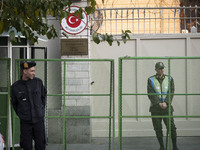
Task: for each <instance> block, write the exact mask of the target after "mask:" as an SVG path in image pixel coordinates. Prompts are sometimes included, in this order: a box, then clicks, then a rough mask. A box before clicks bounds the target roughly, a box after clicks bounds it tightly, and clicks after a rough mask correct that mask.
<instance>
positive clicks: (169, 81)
mask: <svg viewBox="0 0 200 150" xmlns="http://www.w3.org/2000/svg"><path fill="white" fill-rule="evenodd" d="M170 70H171V66H170V58H169V59H168V75H169V78H168V84H169V93H168V96H169V118H168V119H169V127H168V132H169V140H168V141H169V149H170V150H171V140H170V139H171V119H172V118H171V117H172V116H171V80H170V77H171V72H170Z"/></svg>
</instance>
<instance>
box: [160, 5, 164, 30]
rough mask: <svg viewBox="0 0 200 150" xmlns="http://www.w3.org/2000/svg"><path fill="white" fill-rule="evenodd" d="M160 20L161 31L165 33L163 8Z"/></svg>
mask: <svg viewBox="0 0 200 150" xmlns="http://www.w3.org/2000/svg"><path fill="white" fill-rule="evenodd" d="M160 17H161V18H160V19H161V20H160V21H161V33H164V19H163V9H162V8H161V11H160Z"/></svg>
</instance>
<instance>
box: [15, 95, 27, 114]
mask: <svg viewBox="0 0 200 150" xmlns="http://www.w3.org/2000/svg"><path fill="white" fill-rule="evenodd" d="M17 100H18V108H17V110H18V112H20V113H21V114H26V113H27V112H28V111H29V110H30V104H29V101H28V98H27V96H26V94H25V92H18V94H17Z"/></svg>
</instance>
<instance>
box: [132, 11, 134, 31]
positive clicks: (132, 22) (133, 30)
mask: <svg viewBox="0 0 200 150" xmlns="http://www.w3.org/2000/svg"><path fill="white" fill-rule="evenodd" d="M132 20H133V21H132V24H133V26H132V27H133V29H132V30H133V31H132V33H134V9H133V10H132Z"/></svg>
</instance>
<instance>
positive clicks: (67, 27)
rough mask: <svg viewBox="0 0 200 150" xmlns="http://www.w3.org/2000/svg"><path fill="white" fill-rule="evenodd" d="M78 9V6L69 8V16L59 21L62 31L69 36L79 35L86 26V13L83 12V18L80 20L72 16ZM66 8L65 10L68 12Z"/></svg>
mask: <svg viewBox="0 0 200 150" xmlns="http://www.w3.org/2000/svg"><path fill="white" fill-rule="evenodd" d="M79 8H80V7H78V6H71V7H70V15H69V16H68V17H67V18H63V19H62V20H61V27H62V28H63V30H64V31H65V32H67V33H69V34H79V33H81V32H82V31H83V30H85V28H86V26H87V24H88V16H87V14H86V12H85V11H84V10H83V13H82V15H83V18H82V19H80V18H79V16H78V15H77V16H74V12H75V11H77V10H79ZM68 9H69V8H68V7H67V8H65V10H66V11H68Z"/></svg>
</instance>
